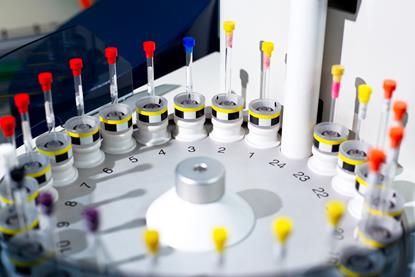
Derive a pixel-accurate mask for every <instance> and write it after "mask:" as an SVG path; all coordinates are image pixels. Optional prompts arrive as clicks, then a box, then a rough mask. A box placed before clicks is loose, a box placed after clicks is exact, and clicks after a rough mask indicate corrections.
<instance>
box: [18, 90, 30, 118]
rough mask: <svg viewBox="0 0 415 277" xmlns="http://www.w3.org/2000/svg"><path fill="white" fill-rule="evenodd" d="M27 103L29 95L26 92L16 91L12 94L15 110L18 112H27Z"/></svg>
mask: <svg viewBox="0 0 415 277" xmlns="http://www.w3.org/2000/svg"><path fill="white" fill-rule="evenodd" d="M29 103H30V97H29V94H27V93H24V92H22V93H18V94H16V95H15V96H14V104H15V105H16V108H17V110H18V111H19V113H21V114H23V113H27V111H28V110H29Z"/></svg>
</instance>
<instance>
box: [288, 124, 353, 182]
mask: <svg viewBox="0 0 415 277" xmlns="http://www.w3.org/2000/svg"><path fill="white" fill-rule="evenodd" d="M288 128H289V127H288ZM348 136H349V130H348V129H347V128H346V127H343V126H342V125H340V124H336V123H332V122H322V123H319V124H317V125H316V126H315V127H314V133H313V146H312V148H311V152H312V153H313V156H311V157H310V158H309V159H308V167H309V168H310V169H311V170H312V171H314V172H315V173H317V174H320V175H325V176H333V175H335V174H336V164H337V154H338V153H339V149H340V144H341V143H342V142H344V141H346V140H347V138H348Z"/></svg>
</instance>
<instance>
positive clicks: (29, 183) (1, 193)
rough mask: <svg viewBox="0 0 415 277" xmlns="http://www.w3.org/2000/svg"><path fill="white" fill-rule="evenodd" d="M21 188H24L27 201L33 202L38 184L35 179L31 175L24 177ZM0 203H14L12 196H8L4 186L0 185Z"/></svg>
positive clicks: (36, 195)
mask: <svg viewBox="0 0 415 277" xmlns="http://www.w3.org/2000/svg"><path fill="white" fill-rule="evenodd" d="M23 189H25V191H26V194H27V202H35V201H36V198H37V197H38V196H39V185H38V184H37V181H36V180H35V179H34V178H32V177H25V179H24V182H23ZM0 203H1V204H2V205H12V204H14V201H13V198H10V196H9V195H8V192H7V188H6V186H0Z"/></svg>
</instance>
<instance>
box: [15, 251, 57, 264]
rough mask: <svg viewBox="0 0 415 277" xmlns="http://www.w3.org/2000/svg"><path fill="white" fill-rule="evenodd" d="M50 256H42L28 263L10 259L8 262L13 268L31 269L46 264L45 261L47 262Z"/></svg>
mask: <svg viewBox="0 0 415 277" xmlns="http://www.w3.org/2000/svg"><path fill="white" fill-rule="evenodd" d="M52 256H53V255H52V254H47V255H44V256H41V257H39V258H38V259H36V260H34V261H30V262H23V261H17V260H15V259H12V258H10V257H8V258H9V261H10V262H11V263H12V264H13V265H14V266H19V267H32V266H36V265H39V264H41V263H44V262H46V261H47V260H49V258H52Z"/></svg>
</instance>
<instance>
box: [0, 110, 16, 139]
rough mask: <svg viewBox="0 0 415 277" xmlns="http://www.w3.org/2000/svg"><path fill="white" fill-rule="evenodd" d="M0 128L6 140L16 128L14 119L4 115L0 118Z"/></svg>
mask: <svg viewBox="0 0 415 277" xmlns="http://www.w3.org/2000/svg"><path fill="white" fill-rule="evenodd" d="M0 127H1V130H2V131H3V135H4V136H5V137H6V138H9V137H11V136H13V135H14V130H15V128H16V119H15V118H14V116H12V115H6V116H3V117H2V118H0Z"/></svg>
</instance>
